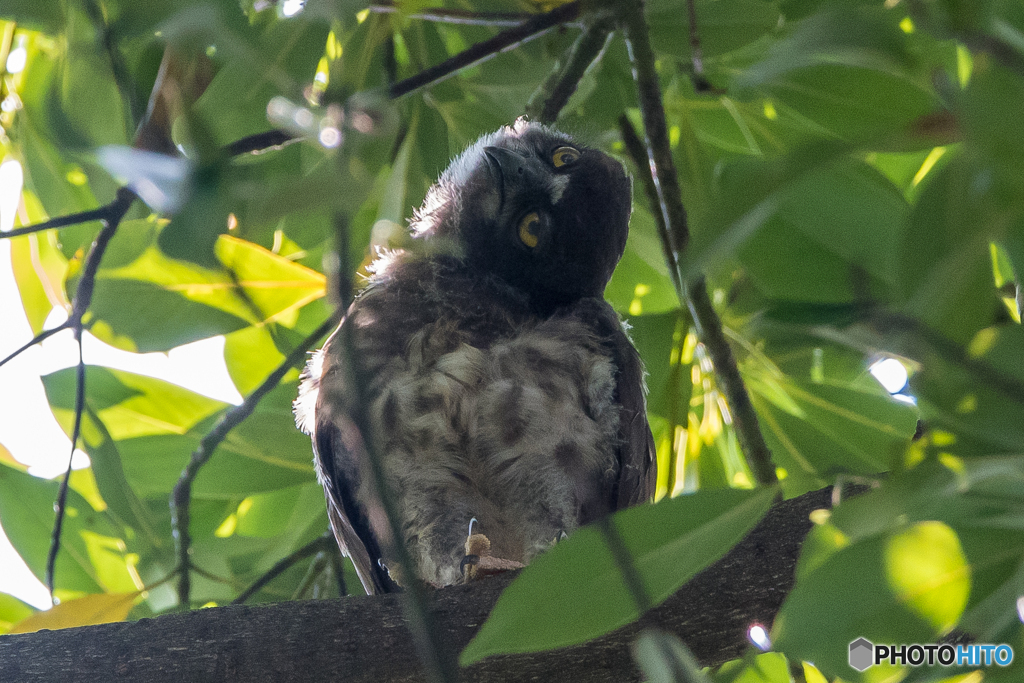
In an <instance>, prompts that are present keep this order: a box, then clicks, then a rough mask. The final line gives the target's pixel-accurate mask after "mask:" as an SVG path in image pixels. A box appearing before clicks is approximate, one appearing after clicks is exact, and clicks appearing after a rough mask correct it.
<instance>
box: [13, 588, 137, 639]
mask: <svg viewBox="0 0 1024 683" xmlns="http://www.w3.org/2000/svg"><path fill="white" fill-rule="evenodd" d="M138 597H139V593H138V592H134V593H97V594H96V595H86V596H85V597H81V598H76V599H74V600H67V601H65V602H62V603H61V604H59V605H56V606H54V607H51V608H50V609H48V610H46V611H45V612H36V613H35V614H33V615H32V616H30V617H28V618H27V619H24V620H22V621H20V622H18V623H17V624H15V625H14V626H13V627H12V628H11V631H10V632H11V633H31V632H33V631H40V630H42V629H48V630H51V631H52V630H56V629H59V628H72V627H75V626H91V625H93V624H108V623H110V622H112V621H124V620H125V618H126V617H127V616H128V612H129V611H130V610H131V608H132V605H133V604H134V602H135V600H136V599H137V598H138Z"/></svg>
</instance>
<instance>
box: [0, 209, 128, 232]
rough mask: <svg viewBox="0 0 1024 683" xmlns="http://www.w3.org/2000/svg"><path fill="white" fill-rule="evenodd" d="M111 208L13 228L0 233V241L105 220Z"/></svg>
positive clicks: (92, 210)
mask: <svg viewBox="0 0 1024 683" xmlns="http://www.w3.org/2000/svg"><path fill="white" fill-rule="evenodd" d="M115 201H117V200H115ZM111 206H112V204H107V205H106V206H101V207H100V208H98V209H89V210H88V211H81V212H79V213H72V214H69V215H67V216H58V217H57V218H51V219H50V220H48V221H43V222H42V223H36V224H35V225H29V226H26V227H24V228H14V229H13V230H8V231H7V232H0V239H10V238H12V237H21V236H22V235H31V234H32V233H35V232H42V231H43V230H53V229H54V228H63V227H65V226H68V225H78V224H79V223H88V222H89V221H98V220H103V218H105V217H106V216H107V214H108V213H109V212H110V207H111Z"/></svg>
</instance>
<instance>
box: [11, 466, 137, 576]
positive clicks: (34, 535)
mask: <svg viewBox="0 0 1024 683" xmlns="http://www.w3.org/2000/svg"><path fill="white" fill-rule="evenodd" d="M57 489H58V484H57V482H51V481H46V480H44V479H39V478H37V477H33V476H32V475H30V474H26V473H24V472H20V471H18V470H17V469H15V468H13V467H9V466H7V465H6V464H3V463H0V519H3V528H4V533H5V534H6V535H7V538H8V539H10V541H11V545H12V546H14V549H15V550H17V551H18V554H19V555H21V557H22V559H23V560H25V564H27V565H28V567H29V569H31V570H32V573H33V574H35V576H36V578H38V579H39V580H40V581H44V580H45V578H46V557H47V554H48V553H49V549H50V534H51V531H52V530H53V523H54V520H55V519H56V513H55V512H54V509H53V502H54V501H55V500H56V499H57ZM66 509H67V516H66V517H65V519H64V528H63V532H62V534H61V552H60V553H59V554H58V555H57V565H56V569H55V572H54V576H55V578H56V583H57V585H56V588H57V589H58V590H60V591H82V592H86V593H97V592H103V591H104V589H105V587H104V584H103V579H102V578H101V576H100V574H99V572H98V571H97V568H96V567H95V566H94V564H93V557H92V554H93V553H92V552H90V548H89V546H88V544H87V542H86V538H85V535H86V534H88V533H90V532H92V533H99V534H101V535H108V534H109V528H108V527H107V525H106V523H105V521H104V520H103V519H102V517H101V515H100V514H99V513H97V512H96V511H95V510H93V509H92V507H91V506H90V505H89V504H88V503H87V502H86V501H85V499H83V498H82V497H81V496H79V495H78V494H77V493H75V492H74V491H69V492H68V500H67V507H66ZM111 540H113V539H111ZM121 568H122V570H123V575H124V576H127V568H126V567H125V565H124V562H123V560H122V564H121ZM65 595H66V593H65Z"/></svg>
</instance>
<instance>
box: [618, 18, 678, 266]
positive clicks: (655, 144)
mask: <svg viewBox="0 0 1024 683" xmlns="http://www.w3.org/2000/svg"><path fill="white" fill-rule="evenodd" d="M623 5H624V11H623V14H622V19H623V23H624V24H625V29H626V47H627V48H628V50H629V59H630V61H631V62H632V63H633V79H634V80H635V81H636V89H637V99H638V100H639V102H640V116H641V118H642V120H643V124H644V135H645V137H646V139H647V156H648V158H649V161H650V168H651V176H652V178H653V180H654V188H655V190H656V191H657V196H658V204H657V209H658V210H659V211H660V212H661V213H662V215H663V217H664V220H665V225H666V227H667V228H668V237H669V240H670V243H669V250H670V251H671V253H672V259H671V261H669V267H670V268H671V269H673V270H678V269H679V255H680V254H681V253H682V252H683V250H684V249H686V245H687V242H689V238H690V234H689V230H688V228H687V222H686V209H684V208H683V200H682V192H681V191H680V189H679V177H678V175H677V174H676V165H675V162H674V161H673V160H672V148H671V145H670V144H669V141H668V125H667V124H666V122H665V107H664V105H663V104H662V101H661V84H660V83H659V82H658V72H657V70H656V69H655V66H654V50H653V49H652V48H651V36H650V30H649V29H648V26H647V19H646V18H645V17H644V12H643V5H642V3H641V2H640V0H624V2H623Z"/></svg>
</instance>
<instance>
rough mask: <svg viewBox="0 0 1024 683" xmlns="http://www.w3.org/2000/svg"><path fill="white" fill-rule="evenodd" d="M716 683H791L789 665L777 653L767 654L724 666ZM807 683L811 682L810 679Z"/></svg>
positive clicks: (718, 674)
mask: <svg viewBox="0 0 1024 683" xmlns="http://www.w3.org/2000/svg"><path fill="white" fill-rule="evenodd" d="M712 680H714V681H715V683H789V682H790V681H791V680H792V679H791V678H790V675H789V665H788V663H787V662H786V658H785V657H783V656H782V655H781V654H779V653H777V652H765V653H764V654H760V655H757V656H756V657H753V658H750V659H734V660H732V661H729V662H726V663H725V664H723V665H722V666H721V667H720V668H719V669H718V670H717V671H716V672H715V673H714V678H713V679H712ZM807 681H808V682H809V681H811V679H810V678H809V677H808V678H807Z"/></svg>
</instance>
